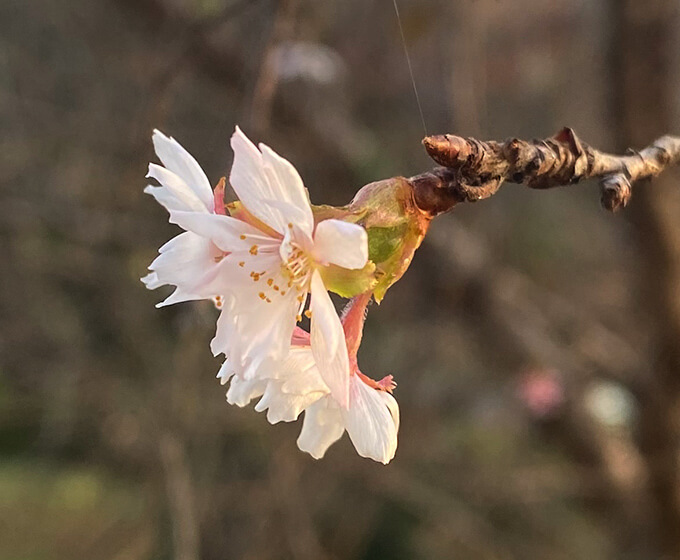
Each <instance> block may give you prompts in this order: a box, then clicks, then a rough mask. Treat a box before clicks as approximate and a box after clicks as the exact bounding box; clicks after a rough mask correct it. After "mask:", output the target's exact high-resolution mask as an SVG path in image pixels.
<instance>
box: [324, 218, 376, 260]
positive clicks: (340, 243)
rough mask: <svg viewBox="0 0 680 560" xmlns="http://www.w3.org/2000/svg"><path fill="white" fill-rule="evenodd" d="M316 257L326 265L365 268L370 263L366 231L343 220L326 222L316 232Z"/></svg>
mask: <svg viewBox="0 0 680 560" xmlns="http://www.w3.org/2000/svg"><path fill="white" fill-rule="evenodd" d="M314 255H315V257H316V259H317V261H319V262H320V263H322V264H324V265H326V264H329V263H330V264H336V265H338V266H341V267H343V268H351V269H356V268H363V267H364V266H366V262H367V261H368V236H367V235H366V230H365V229H364V228H362V227H361V226H358V225H356V224H350V223H347V222H343V221H341V220H324V221H322V222H320V223H319V225H317V226H316V231H315V232H314Z"/></svg>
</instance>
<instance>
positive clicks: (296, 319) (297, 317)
mask: <svg viewBox="0 0 680 560" xmlns="http://www.w3.org/2000/svg"><path fill="white" fill-rule="evenodd" d="M295 321H296V322H297V323H299V322H300V321H302V315H300V314H299V313H298V314H297V315H296V316H295Z"/></svg>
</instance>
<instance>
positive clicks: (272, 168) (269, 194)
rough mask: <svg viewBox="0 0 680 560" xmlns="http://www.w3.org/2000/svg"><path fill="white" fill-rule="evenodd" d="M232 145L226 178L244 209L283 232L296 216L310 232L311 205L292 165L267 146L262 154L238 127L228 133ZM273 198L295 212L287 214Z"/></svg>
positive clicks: (301, 224)
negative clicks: (231, 160) (230, 163)
mask: <svg viewBox="0 0 680 560" xmlns="http://www.w3.org/2000/svg"><path fill="white" fill-rule="evenodd" d="M231 147H232V149H233V150H234V163H233V165H232V168H231V174H230V176H229V182H230V183H231V186H232V187H233V189H234V191H235V192H236V195H237V196H238V197H239V199H240V200H241V202H242V203H243V205H244V206H245V207H246V208H247V210H248V211H249V212H250V213H251V214H252V215H253V216H255V217H256V218H257V219H258V220H261V221H262V222H264V223H265V224H266V225H268V226H269V227H271V228H272V229H274V230H275V231H277V232H279V233H280V234H282V235H283V234H284V233H285V231H286V228H287V227H288V224H289V223H291V221H296V220H302V223H300V224H299V225H300V226H301V227H304V228H308V229H309V232H310V233H311V227H312V223H313V221H312V217H311V216H312V211H311V207H310V205H309V201H308V200H307V195H306V193H305V190H304V186H303V184H302V180H301V179H300V177H299V175H298V174H297V172H296V171H295V169H294V168H293V166H292V165H291V164H290V163H288V162H287V161H286V160H284V159H283V158H280V157H279V156H277V155H276V154H274V152H272V151H271V150H269V149H268V148H265V151H266V154H264V155H263V154H262V153H261V152H260V150H258V149H257V147H256V146H255V145H254V144H253V143H252V142H251V141H250V140H248V138H247V137H246V135H245V134H243V132H242V131H241V129H240V128H239V127H236V130H235V132H234V134H233V135H232V137H231ZM283 162H285V163H283ZM267 201H269V203H268V202H267ZM272 202H282V203H288V204H290V205H291V206H292V207H295V208H296V210H297V212H296V213H295V216H290V215H288V214H287V213H286V211H285V210H281V209H279V208H277V207H276V206H275V205H274V204H272Z"/></svg>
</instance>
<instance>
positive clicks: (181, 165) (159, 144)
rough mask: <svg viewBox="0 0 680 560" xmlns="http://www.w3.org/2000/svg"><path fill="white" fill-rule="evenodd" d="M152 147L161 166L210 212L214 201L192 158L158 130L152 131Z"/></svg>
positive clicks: (208, 184)
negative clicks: (178, 178)
mask: <svg viewBox="0 0 680 560" xmlns="http://www.w3.org/2000/svg"><path fill="white" fill-rule="evenodd" d="M153 145H154V148H155V149H156V154H157V155H158V157H159V158H160V160H161V161H162V162H163V165H165V167H166V168H167V169H169V170H170V171H172V172H173V173H174V174H175V175H177V176H178V177H180V178H181V179H182V180H183V181H184V182H185V183H186V185H187V186H188V187H189V188H190V189H191V191H192V192H193V193H194V195H195V196H196V197H197V198H198V199H199V200H200V201H201V202H202V203H203V205H204V206H205V208H206V209H207V210H208V211H209V212H212V211H213V208H214V199H213V192H212V188H211V187H210V182H209V181H208V178H207V177H206V176H205V173H204V172H203V169H201V166H200V165H198V162H197V161H196V160H195V159H194V158H193V156H192V155H191V154H190V153H189V152H187V151H186V150H185V149H184V148H183V147H182V146H181V145H180V144H179V142H177V140H175V139H174V138H168V137H167V136H165V134H163V133H162V132H160V131H159V130H154V131H153Z"/></svg>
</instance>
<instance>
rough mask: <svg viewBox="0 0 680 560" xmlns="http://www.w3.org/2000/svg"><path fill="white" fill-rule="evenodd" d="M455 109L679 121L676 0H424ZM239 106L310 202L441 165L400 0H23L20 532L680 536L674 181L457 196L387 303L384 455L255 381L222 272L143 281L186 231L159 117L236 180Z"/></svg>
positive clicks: (563, 538)
mask: <svg viewBox="0 0 680 560" xmlns="http://www.w3.org/2000/svg"><path fill="white" fill-rule="evenodd" d="M400 7H401V13H402V18H403V25H404V32H405V36H406V41H407V45H408V48H409V51H410V54H411V58H412V61H413V65H414V73H415V79H416V82H417V85H418V88H419V90H420V97H421V100H422V102H423V110H424V114H425V118H426V124H427V127H428V132H429V133H436V132H453V133H456V134H461V135H476V136H479V137H480V138H483V139H486V138H504V137H507V136H511V135H512V136H520V137H532V136H537V137H544V136H548V135H550V134H551V133H553V132H554V131H556V130H557V129H558V128H560V127H561V126H562V125H569V126H572V127H574V128H575V129H576V130H577V131H579V133H580V134H581V136H582V137H583V138H584V139H587V140H588V141H589V142H590V143H592V144H593V145H595V146H597V147H598V148H602V149H615V148H619V149H621V148H625V147H628V146H629V145H630V146H635V147H641V146H643V145H645V144H646V143H648V142H649V141H651V140H652V139H653V138H654V137H656V136H658V135H660V134H663V133H666V132H675V133H677V124H678V116H677V115H678V100H679V99H680V98H679V96H678V94H677V91H678V87H677V86H678V78H679V76H680V72H679V70H680V60H679V59H678V55H677V53H678V52H680V51H679V50H678V49H677V44H678V32H679V30H680V27H679V25H678V13H677V12H678V4H677V2H675V1H673V0H650V1H648V2H636V1H635V0H577V1H567V0H555V1H553V2H542V1H540V0H516V1H513V2H498V1H493V0H475V1H472V0H460V1H458V2H444V1H443V0H422V1H415V0H400ZM236 123H239V124H240V125H242V126H243V128H244V130H245V131H246V132H247V133H248V134H249V135H250V136H251V137H252V138H254V139H257V140H261V141H265V142H267V143H268V144H270V145H271V146H273V147H274V148H275V149H276V150H277V151H279V152H280V153H281V154H282V155H284V156H285V157H287V158H288V159H290V160H291V161H292V162H294V164H295V165H296V166H297V167H298V169H299V170H300V172H301V174H302V176H303V178H304V180H305V182H306V184H307V186H308V187H309V189H310V193H311V197H312V201H313V202H316V203H330V204H344V203H346V202H347V201H349V200H350V199H351V197H352V195H353V194H354V193H355V192H356V190H358V188H359V187H361V186H362V185H363V184H364V183H367V182H369V181H372V180H376V179H380V178H385V177H389V176H394V175H407V176H408V175H413V174H416V173H419V172H421V171H424V170H426V169H428V168H429V167H431V165H432V164H431V162H430V161H429V160H428V158H427V157H426V155H425V154H424V151H423V150H422V148H421V146H420V138H421V137H422V135H423V131H422V127H421V123H420V118H419V115H418V110H417V108H416V105H415V102H414V99H413V91H412V89H411V81H410V77H409V75H408V70H407V66H406V62H405V60H404V56H403V50H402V45H401V37H400V33H399V28H398V26H397V23H396V19H395V14H394V11H393V7H392V4H391V2H390V1H387V0H380V1H376V0H346V1H344V2H331V1H329V0H314V1H312V0H305V1H303V0H279V1H276V0H251V1H239V0H108V1H103V0H98V1H86V0H66V1H61V2H60V1H58V0H34V1H33V2H19V1H16V0H6V1H5V2H2V3H1V4H0V130H1V131H2V134H1V135H0V202H1V203H0V264H2V271H3V272H2V282H1V283H0V453H2V460H1V461H0V559H2V560H10V559H19V558H21V559H25V558H30V559H35V560H62V559H64V560H65V559H71V558H88V559H92V560H98V559H109V558H110V559H119V560H122V559H130V560H143V559H151V558H175V559H178V560H180V559H181V560H198V559H199V558H200V559H205V560H218V559H220V560H221V559H225V558H239V559H240V558H243V559H257V560H260V559H289V558H290V559H295V560H307V559H309V560H312V559H313V560H320V559H324V558H325V559H329V560H330V559H357V560H359V559H361V560H374V559H382V558H409V559H410V558H423V559H428V560H429V559H449V558H460V559H466V560H467V559H472V560H474V559H485V560H486V559H515V558H517V559H526V558H542V559H543V558H550V559H553V558H554V559H567V558H569V559H571V558H587V559H589V560H597V559H607V558H623V559H631V560H635V559H641V560H642V559H649V558H660V557H662V556H661V555H665V557H667V558H680V541H678V539H680V494H679V493H678V489H679V488H680V485H679V484H678V481H677V476H678V469H677V459H678V457H677V455H678V442H679V441H680V437H679V436H680V428H679V426H680V397H679V394H680V387H679V385H680V384H679V383H678V381H677V379H680V377H678V373H679V372H680V356H678V347H676V346H677V344H676V343H677V341H678V335H680V290H678V288H679V287H680V283H679V282H678V280H679V279H678V275H680V221H679V220H678V219H677V217H678V210H679V209H680V190H678V189H677V175H675V176H673V175H669V176H667V177H664V178H663V179H661V180H659V181H657V182H655V183H654V184H651V185H648V186H643V187H641V188H640V189H638V190H637V191H636V192H635V194H634V197H633V200H632V202H631V205H630V207H629V209H628V210H626V211H625V212H623V213H622V214H620V215H617V216H614V217H612V216H610V215H608V214H605V213H604V212H603V211H601V210H600V209H599V206H598V203H597V198H598V194H597V191H596V189H594V188H589V187H588V186H587V185H586V186H582V187H578V188H570V189H565V190H561V191H554V192H545V193H543V192H525V191H524V190H523V189H521V188H520V187H517V188H506V189H504V190H503V191H502V192H501V193H499V194H498V195H497V196H495V197H494V198H493V199H490V200H488V201H484V202H482V203H480V204H478V205H465V206H464V207H460V208H457V209H456V210H455V212H453V213H452V214H451V215H445V216H442V217H439V218H437V220H436V221H435V223H434V224H433V226H432V230H431V233H430V234H429V235H428V237H427V238H426V240H425V242H424V244H423V247H422V248H421V249H420V250H419V252H418V254H417V256H416V258H415V261H414V263H413V265H412V267H411V269H410V270H409V272H408V273H407V274H406V276H405V277H404V278H403V279H402V281H401V282H399V284H397V285H396V286H395V287H393V288H392V289H391V291H390V292H389V293H388V295H387V298H386V299H385V301H384V303H383V304H382V305H381V306H380V307H378V306H373V307H372V308H371V310H370V313H369V319H368V322H367V328H366V333H365V338H364V346H363V348H362V351H361V355H360V358H361V360H362V369H363V370H364V371H366V372H369V373H371V374H372V375H373V377H378V378H379V377H382V376H383V375H385V374H388V373H392V374H393V375H394V376H395V379H396V380H397V381H398V383H399V386H398V388H397V390H396V393H395V396H396V397H397V399H398V401H399V403H400V405H401V410H402V429H401V433H400V446H399V450H398V452H397V456H396V459H395V460H394V461H393V462H392V463H391V464H390V465H389V466H387V467H384V466H382V465H379V464H374V463H372V462H370V461H368V460H365V459H361V458H359V457H357V456H356V454H355V452H354V450H353V449H352V447H351V444H350V443H349V442H348V441H347V440H346V439H343V440H342V442H341V443H339V444H337V445H335V446H333V447H332V448H331V449H330V451H329V452H328V454H327V456H326V458H324V459H323V460H322V461H318V462H317V461H314V460H313V459H311V458H310V457H308V456H306V455H303V454H302V453H301V452H299V451H298V450H297V448H296V446H295V438H296V436H297V433H298V431H299V428H300V426H299V423H298V424H296V425H276V426H273V427H272V426H270V425H268V424H267V422H266V419H265V418H264V416H263V415H262V414H257V413H255V412H253V411H252V410H241V409H238V408H234V407H230V406H228V405H227V404H226V402H225V401H224V395H223V393H224V390H223V388H221V387H220V386H219V384H218V383H217V382H216V380H215V379H213V377H214V374H215V373H216V372H217V369H218V366H219V362H218V360H216V359H213V358H212V357H211V355H210V353H209V350H208V342H209V340H210V338H211V336H212V334H213V331H214V320H215V317H216V312H215V310H214V309H213V308H212V306H211V305H210V304H208V303H205V302H203V303H189V304H182V305H179V306H175V307H173V308H168V309H163V310H157V309H155V308H154V304H155V303H156V302H157V301H159V299H160V298H161V297H162V294H159V293H152V292H147V291H146V290H145V289H144V287H143V285H142V284H141V283H140V282H139V277H141V276H142V275H144V274H145V268H146V266H147V265H148V263H150V261H151V260H152V259H153V257H154V255H155V253H156V250H157V248H158V247H159V246H160V245H161V244H162V243H163V242H165V241H166V240H167V239H169V238H170V237H171V236H172V235H174V234H175V230H174V228H173V227H172V226H170V225H168V224H167V220H166V215H165V214H164V211H163V210H162V208H160V207H158V205H156V204H155V203H154V202H153V200H152V199H151V198H149V197H147V196H145V195H143V194H142V189H143V187H144V185H145V180H144V179H143V177H144V174H145V171H146V164H147V162H148V161H150V160H154V155H153V153H152V148H151V142H150V134H151V130H152V128H154V127H158V128H160V129H161V130H163V131H164V132H165V133H167V134H171V135H173V136H175V137H176V138H177V139H178V140H179V141H180V142H181V143H182V144H183V145H184V146H185V147H186V148H187V149H188V150H189V151H190V152H192V153H193V154H194V155H195V156H196V157H197V159H198V160H199V161H200V162H201V163H202V165H203V167H204V168H205V170H206V172H207V174H208V176H209V177H210V178H211V179H212V180H213V181H217V179H218V178H219V177H220V176H222V175H225V174H227V173H228V169H229V165H230V158H231V155H230V150H229V149H228V138H229V135H230V134H231V132H232V130H233V126H234V124H236Z"/></svg>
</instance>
